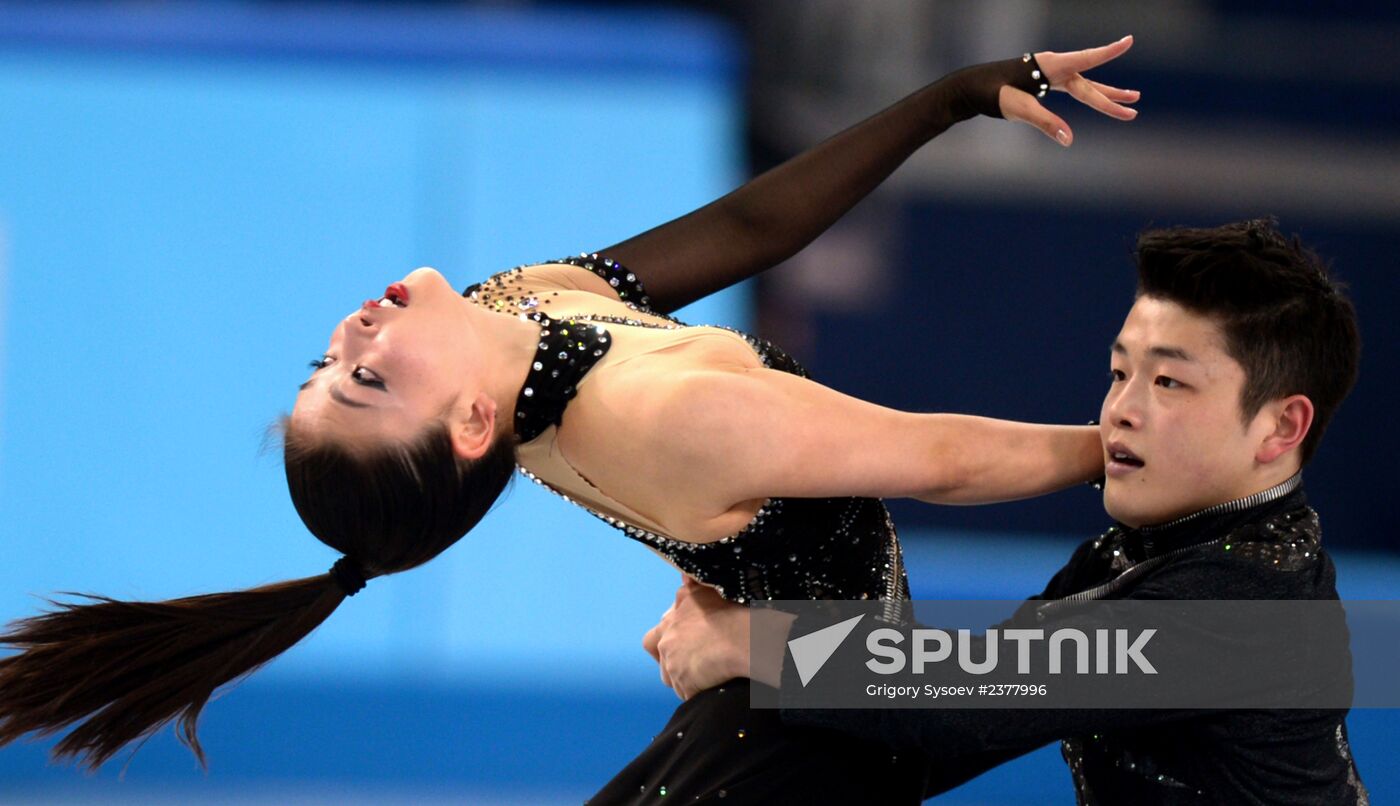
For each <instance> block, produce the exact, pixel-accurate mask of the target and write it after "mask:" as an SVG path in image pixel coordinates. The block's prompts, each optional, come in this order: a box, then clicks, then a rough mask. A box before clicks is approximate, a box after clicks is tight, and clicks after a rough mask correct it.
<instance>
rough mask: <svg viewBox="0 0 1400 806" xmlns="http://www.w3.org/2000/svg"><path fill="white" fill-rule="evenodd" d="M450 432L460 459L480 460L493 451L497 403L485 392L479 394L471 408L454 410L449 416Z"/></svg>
mask: <svg viewBox="0 0 1400 806" xmlns="http://www.w3.org/2000/svg"><path fill="white" fill-rule="evenodd" d="M448 430H449V431H450V432H451V434H452V452H453V453H455V454H456V455H457V458H458V459H466V460H475V459H480V458H481V457H482V456H484V455H485V454H486V452H487V451H488V450H490V449H491V444H492V442H493V441H494V439H493V438H494V437H495V435H496V401H495V400H492V399H491V396H490V395H488V394H486V393H485V392H482V393H480V394H478V395H477V396H476V398H475V399H473V400H472V403H471V406H470V407H468V408H466V409H461V408H458V409H454V410H453V413H452V414H450V415H448Z"/></svg>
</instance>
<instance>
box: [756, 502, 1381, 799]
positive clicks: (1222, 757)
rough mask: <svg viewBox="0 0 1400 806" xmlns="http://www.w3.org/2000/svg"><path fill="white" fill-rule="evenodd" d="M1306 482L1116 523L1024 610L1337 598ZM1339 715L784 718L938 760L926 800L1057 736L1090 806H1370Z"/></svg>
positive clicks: (806, 712)
mask: <svg viewBox="0 0 1400 806" xmlns="http://www.w3.org/2000/svg"><path fill="white" fill-rule="evenodd" d="M1301 480H1302V477H1301V476H1294V477H1293V478H1292V479H1290V480H1288V481H1287V482H1285V483H1283V484H1281V485H1279V486H1278V487H1275V488H1272V489H1271V490H1267V491H1264V492H1262V493H1259V494H1256V495H1254V496H1250V497H1249V498H1246V499H1241V500H1239V501H1232V502H1228V503H1225V504H1221V505H1219V506H1215V507H1211V508H1210V509H1207V510H1205V511H1203V512H1199V513H1196V514H1194V515H1191V516H1188V517H1186V518H1182V519H1179V520H1177V521H1174V522H1172V523H1170V524H1166V525H1163V526H1157V527H1148V528H1141V529H1129V528H1126V527H1122V526H1115V527H1114V528H1112V529H1109V530H1108V532H1106V533H1105V534H1104V535H1102V536H1101V537H1098V538H1096V539H1093V540H1089V541H1087V542H1085V543H1084V544H1082V545H1080V546H1079V548H1078V549H1077V550H1076V551H1075V553H1074V555H1073V557H1071V559H1070V561H1069V562H1068V563H1067V564H1066V565H1065V566H1064V567H1063V568H1062V569H1061V570H1060V571H1059V572H1058V573H1056V574H1055V576H1054V577H1053V578H1052V579H1051V580H1050V583H1049V584H1048V585H1047V586H1046V588H1045V590H1044V591H1043V592H1042V593H1041V594H1040V595H1038V596H1035V597H1032V599H1031V600H1029V601H1028V606H1033V607H1037V608H1039V607H1045V606H1046V605H1045V604H1043V603H1042V600H1085V599H1144V600H1151V599H1187V600H1190V599H1194V600H1210V599H1216V600H1239V599H1328V600H1336V599H1337V591H1336V570H1335V568H1334V566H1333V564H1332V560H1331V558H1330V557H1329V556H1328V555H1327V553H1326V552H1325V551H1323V549H1322V547H1321V532H1320V529H1319V527H1318V519H1317V513H1316V512H1314V511H1313V510H1312V509H1311V508H1309V507H1308V506H1307V501H1306V498H1305V497H1304V494H1303V491H1302V488H1301ZM1049 606H1052V607H1053V604H1051V605H1049ZM799 621H800V619H799ZM802 629H804V628H801V627H796V628H795V630H796V631H797V632H799V633H800V632H801V630H802ZM1203 629H1208V628H1206V627H1203ZM795 674H796V673H795V670H793V669H791V668H787V669H785V670H784V678H783V690H784V691H785V692H788V691H796V690H798V688H799V686H798V683H797V679H796V676H795ZM789 686H791V688H789ZM1346 713H1347V712H1346V711H1345V710H1337V709H1330V710H1321V709H1315V710H1307V709H1294V710H1286V711H1283V710H1254V711H1227V710H1220V711H1216V712H1211V713H1207V714H1201V713H1200V712H1176V711H1170V710H1165V709H1154V710H1113V709H1095V710H1071V709H1015V710H908V711H896V710H878V711H863V710H842V711H828V710H817V709H801V708H792V709H785V710H784V711H783V720H784V722H786V723H788V724H793V725H807V726H822V727H828V728H833V729H839V730H842V731H844V732H849V733H851V734H852V735H858V736H863V737H865V738H878V739H880V740H882V741H885V742H886V743H888V744H889V745H891V746H892V747H896V748H900V751H901V752H918V753H920V754H922V755H924V756H925V757H926V758H929V759H931V760H934V761H935V763H936V766H935V769H934V771H933V775H932V777H931V779H930V785H929V790H928V792H927V794H928V795H930V796H932V795H935V794H937V793H939V792H943V791H946V790H948V789H950V788H952V787H954V786H957V785H959V784H961V783H963V782H964V781H967V780H969V779H971V778H973V777H975V776H977V775H980V774H981V773H983V772H985V771H987V770H989V769H991V768H992V767H995V766H997V765H998V764H1001V763H1004V762H1006V761H1008V760H1010V759H1012V758H1015V757H1017V756H1020V755H1022V754H1024V753H1027V752H1030V751H1031V750H1034V749H1036V748H1037V747H1040V746H1042V745H1044V744H1045V743H1047V742H1050V741H1054V740H1060V741H1061V749H1062V752H1063V755H1064V757H1065V761H1066V762H1067V763H1068V765H1069V768H1070V772H1071V776H1072V778H1073V782H1074V787H1075V791H1076V793H1077V795H1078V802H1079V803H1080V804H1083V805H1084V806H1097V805H1099V804H1135V805H1136V804H1185V803H1193V804H1194V803H1211V804H1229V805H1230V806H1234V804H1298V805H1299V806H1302V805H1303V804H1307V805H1308V806H1314V805H1315V806H1322V804H1327V805H1328V806H1331V805H1332V804H1348V805H1349V806H1364V805H1365V804H1366V803H1367V802H1368V795H1367V792H1366V788H1365V786H1364V785H1363V784H1362V782H1361V778H1360V775H1359V774H1358V772H1357V769H1356V764H1355V762H1354V761H1353V759H1352V756H1351V748H1350V746H1349V744H1348V741H1347V733H1346V721H1345V719H1346Z"/></svg>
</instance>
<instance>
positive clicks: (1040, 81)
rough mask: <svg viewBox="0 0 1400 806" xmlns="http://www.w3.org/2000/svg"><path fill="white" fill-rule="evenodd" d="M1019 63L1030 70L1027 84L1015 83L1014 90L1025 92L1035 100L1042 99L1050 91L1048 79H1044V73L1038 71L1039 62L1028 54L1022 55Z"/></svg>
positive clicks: (1022, 82)
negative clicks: (1022, 63) (1035, 98)
mask: <svg viewBox="0 0 1400 806" xmlns="http://www.w3.org/2000/svg"><path fill="white" fill-rule="evenodd" d="M1021 61H1022V62H1024V63H1025V64H1026V66H1027V67H1029V68H1030V70H1031V77H1030V81H1029V82H1024V81H1020V82H1017V83H1016V85H1015V86H1016V88H1017V89H1019V90H1025V91H1026V92H1029V93H1031V94H1032V95H1034V96H1035V97H1037V98H1044V97H1045V93H1047V92H1049V91H1050V79H1048V78H1046V77H1045V71H1044V70H1041V69H1040V62H1037V61H1036V60H1035V56H1034V55H1033V54H1030V53H1022V54H1021Z"/></svg>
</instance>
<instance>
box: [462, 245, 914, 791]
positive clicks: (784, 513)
mask: <svg viewBox="0 0 1400 806" xmlns="http://www.w3.org/2000/svg"><path fill="white" fill-rule="evenodd" d="M560 264H569V265H570V266H575V267H578V268H581V269H584V270H588V271H592V272H594V273H595V274H597V275H598V276H600V277H602V278H604V279H605V280H607V281H608V284H609V286H610V287H611V288H612V289H613V290H614V292H615V293H616V294H617V295H618V297H619V298H620V299H621V300H623V301H625V303H626V305H627V308H626V310H627V311H628V312H630V313H631V314H633V315H632V316H627V315H617V314H584V313H581V312H579V311H577V310H573V311H570V312H569V314H568V315H562V314H557V313H556V315H557V316H558V318H554V317H551V316H550V315H548V314H546V313H545V312H544V311H543V310H542V308H548V307H550V306H551V305H554V304H564V303H571V304H575V305H577V304H579V303H578V301H579V300H580V299H582V300H584V302H585V303H586V302H587V301H588V297H587V296H586V295H585V296H583V297H579V296H572V297H567V296H566V298H565V299H564V300H561V301H560V302H559V303H556V302H555V301H554V300H553V299H552V298H551V297H548V296H545V297H543V298H542V296H541V295H542V294H543V295H548V294H555V293H556V292H554V291H549V290H543V291H542V290H541V288H542V287H544V288H548V287H550V286H548V285H547V284H548V282H549V281H548V279H541V278H540V277H539V276H538V273H536V274H532V273H531V271H530V270H527V269H526V268H525V267H520V268H517V269H514V270H511V271H509V272H503V273H501V274H498V275H496V276H494V277H492V278H491V279H489V280H487V281H486V282H485V283H480V284H477V285H474V286H472V287H470V288H468V289H466V291H464V292H463V293H464V295H465V296H467V297H469V298H470V299H472V300H473V301H475V302H476V303H477V304H479V305H482V306H484V307H487V308H489V309H494V310H499V311H502V312H504V313H509V314H511V315H517V316H525V317H526V318H528V319H531V320H533V321H535V322H537V323H538V324H539V325H540V342H539V347H538V351H537V353H536V356H535V360H534V361H533V363H532V366H531V369H530V372H529V375H528V376H527V378H526V381H525V384H524V386H523V387H522V389H521V392H520V396H519V398H518V399H517V403H516V414H515V426H516V433H517V435H518V436H519V437H520V439H521V441H522V443H532V442H534V441H535V440H542V441H543V440H544V439H546V438H547V437H545V436H544V435H547V434H549V433H552V432H551V431H550V429H551V428H552V427H553V426H557V425H559V424H560V423H561V422H562V420H563V416H564V412H565V409H566V407H567V406H568V404H569V402H570V400H572V399H573V398H574V397H575V395H576V394H577V391H578V387H579V385H580V383H581V382H582V381H583V379H584V378H585V376H586V374H587V373H588V372H589V370H590V369H592V368H593V367H594V366H596V365H598V364H599V363H600V362H603V361H605V360H606V357H607V356H608V353H609V351H611V350H612V349H613V348H614V345H615V344H616V343H617V339H616V338H614V334H617V333H624V334H625V333H626V332H627V330H628V329H631V328H647V329H681V328H685V327H686V326H685V325H683V324H681V323H680V322H678V321H676V320H675V319H672V318H670V317H661V316H659V315H658V314H656V313H655V312H654V311H651V310H650V309H648V308H647V307H646V302H647V300H648V297H647V296H646V294H645V291H644V290H643V288H642V286H641V281H640V280H639V279H638V278H637V276H636V275H635V274H633V273H632V272H630V271H628V270H627V269H625V268H623V267H622V266H621V265H619V264H617V263H616V262H614V261H612V260H610V259H608V258H606V257H603V256H599V255H596V254H595V255H583V256H580V257H577V258H564V259H562V260H559V261H552V262H551V263H550V264H548V265H550V266H559V265H560ZM563 293H565V294H566V295H567V294H569V291H567V290H565V291H564V292H563ZM576 293H577V292H575V294H576ZM594 299H595V300H597V298H596V297H594ZM634 300H635V301H634ZM594 304H595V305H597V306H598V307H599V308H603V307H604V306H603V301H602V300H598V301H596V302H594ZM643 317H645V318H643ZM730 332H737V331H730ZM740 335H743V334H740ZM617 338H625V335H624V336H618V337H617ZM744 338H745V339H746V340H747V342H748V344H749V345H750V346H751V347H752V349H753V350H754V351H755V352H756V353H757V354H758V356H759V357H760V358H761V359H762V361H763V363H764V365H765V366H767V367H769V368H771V369H777V370H781V371H785V372H790V373H794V374H798V375H801V376H803V377H805V376H806V373H805V371H804V370H803V369H802V368H801V367H800V366H799V365H798V364H797V362H796V361H794V360H793V359H792V358H791V357H789V356H788V355H787V354H785V353H783V352H782V351H781V350H779V349H778V348H776V347H774V346H773V345H771V344H769V343H767V342H764V341H762V340H759V339H755V338H752V337H749V336H744ZM521 470H522V472H523V473H524V474H525V475H526V476H528V477H530V478H531V479H533V480H534V481H536V482H537V483H539V484H541V485H544V486H546V487H548V488H550V489H551V490H554V491H555V492H559V493H560V494H561V495H564V497H566V498H569V500H571V501H572V500H574V499H573V498H572V497H570V496H569V495H567V494H565V493H563V492H561V491H560V490H559V489H557V487H556V486H555V485H554V484H551V483H550V481H549V480H548V479H545V478H541V477H540V476H539V475H538V474H536V473H534V472H531V471H530V470H529V469H528V468H527V467H525V466H524V462H522V467H521ZM574 503H580V504H581V505H583V506H584V507H585V508H586V509H588V510H589V511H590V512H592V513H593V514H595V515H597V516H598V517H600V518H602V519H603V520H605V521H607V522H608V523H609V524H610V525H612V526H614V527H616V528H618V529H619V530H621V531H622V532H624V533H625V534H626V535H627V536H628V537H631V538H632V539H634V540H637V541H640V542H642V543H644V544H646V545H648V546H649V547H651V548H653V549H655V550H656V551H657V552H659V553H660V554H662V555H663V556H665V557H666V558H667V559H668V560H670V561H671V562H672V563H674V564H675V565H676V566H678V567H679V568H681V569H683V570H684V571H686V572H687V573H689V574H691V575H692V576H694V577H695V578H697V579H699V580H700V581H701V582H704V583H707V584H710V585H714V586H715V587H716V588H717V589H718V590H719V591H720V593H721V595H723V596H725V597H726V598H728V599H730V600H731V601H735V602H740V603H744V602H748V601H751V600H754V599H876V600H883V601H887V602H889V603H890V608H891V610H892V611H894V610H898V609H899V608H900V607H901V606H902V603H903V602H904V601H907V599H908V598H909V587H908V581H907V579H906V577H905V574H904V569H903V563H902V562H901V554H900V549H899V542H898V539H897V537H896V535H895V531H894V526H893V524H892V522H891V521H890V518H889V514H888V512H887V511H886V509H885V507H884V505H883V504H882V503H881V502H880V501H879V500H877V499H872V498H823V499H795V498H770V499H768V500H767V502H766V503H765V504H764V505H763V506H762V507H761V508H760V509H759V511H758V514H757V515H756V516H755V517H754V518H753V519H752V520H751V521H750V523H749V524H748V525H747V526H746V527H745V528H744V529H742V530H741V531H739V532H737V533H736V534H733V535H731V536H728V537H725V538H722V539H719V540H716V541H714V542H709V543H696V542H686V541H683V540H677V539H673V537H672V536H669V535H665V534H660V533H658V532H656V531H654V530H652V529H648V528H643V527H642V526H639V525H637V524H634V523H629V522H627V521H626V520H624V519H622V518H619V517H615V516H613V515H610V514H608V513H605V512H601V511H599V510H597V509H594V508H592V507H589V506H588V505H587V504H586V503H583V502H580V501H574ZM749 685H750V683H749V681H748V680H735V681H731V682H730V683H728V684H726V685H725V686H722V687H718V688H716V689H712V690H710V691H707V692H703V693H701V694H699V695H697V696H696V697H694V698H692V699H691V700H689V701H687V702H686V703H685V704H684V705H683V706H681V708H679V709H678V710H677V711H676V713H675V715H674V716H673V717H672V719H671V722H670V723H668V725H667V726H666V728H665V729H664V730H663V732H662V733H661V734H659V735H658V736H657V737H656V739H655V740H653V742H652V744H651V746H650V747H648V748H647V750H646V751H644V752H643V753H642V755H641V756H639V757H638V758H637V759H636V760H635V761H634V762H633V763H632V764H631V765H629V766H628V767H627V768H626V769H625V770H624V771H623V772H622V773H620V774H619V775H618V776H617V777H616V778H615V779H614V780H613V781H612V782H611V783H610V784H609V785H608V786H607V787H605V788H604V790H603V791H601V792H599V793H598V795H597V796H595V798H594V799H593V801H591V802H593V803H621V802H632V801H633V800H635V799H636V798H637V797H638V796H639V795H643V794H647V795H649V796H657V793H658V792H661V791H662V790H663V789H664V792H665V793H669V794H671V795H679V796H681V799H683V800H684V801H685V802H687V803H695V802H706V799H710V798H715V799H719V798H724V799H726V802H728V803H734V802H742V803H754V802H765V803H775V802H793V803H796V802H829V803H837V802H860V801H861V800H863V799H865V798H868V797H873V798H874V800H873V801H871V802H880V803H917V802H919V800H920V794H921V793H922V791H923V787H924V785H925V784H924V781H925V778H926V775H927V772H926V768H925V765H924V764H923V763H922V762H920V761H917V760H916V759H915V758H914V757H912V756H910V757H905V758H904V759H903V760H902V761H901V760H897V759H896V758H895V757H894V756H893V754H891V753H889V752H887V751H886V750H885V749H884V748H882V747H880V746H879V745H878V744H876V743H869V742H862V741H858V740H855V739H852V738H849V737H843V736H838V735H831V734H827V733H826V732H824V731H811V730H804V729H801V728H788V727H784V726H783V725H782V724H781V722H780V720H779V718H778V714H777V712H776V711H773V710H762V711H751V710H750V709H749V707H748V703H749V693H748V687H749ZM687 737H688V738H687ZM804 793H806V794H805V796H804ZM839 793H845V794H839ZM731 798H732V800H731ZM784 798H793V799H792V800H784ZM823 798H832V799H829V800H822V799H823Z"/></svg>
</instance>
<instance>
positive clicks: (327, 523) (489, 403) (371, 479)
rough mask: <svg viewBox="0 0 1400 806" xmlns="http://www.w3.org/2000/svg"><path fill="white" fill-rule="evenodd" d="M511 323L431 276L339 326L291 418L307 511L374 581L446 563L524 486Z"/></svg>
mask: <svg viewBox="0 0 1400 806" xmlns="http://www.w3.org/2000/svg"><path fill="white" fill-rule="evenodd" d="M505 324H506V322H505V321H503V317H499V316H497V315H495V314H491V313H489V312H484V311H481V310H480V309H478V308H477V307H476V306H475V305H473V304H472V303H470V302H468V301H466V300H465V299H463V298H462V297H461V296H459V295H458V294H457V292H456V291H455V290H454V289H453V288H452V287H451V286H450V285H449V284H448V283H447V281H446V280H445V279H444V278H443V277H442V275H441V274H438V273H437V272H436V271H433V270H432V269H418V270H417V271H414V272H412V273H410V274H409V275H408V276H407V277H405V278H404V279H403V280H402V281H400V282H398V283H394V284H393V285H391V286H390V287H389V288H388V289H387V290H386V292H385V295H384V296H383V297H382V298H381V299H379V300H367V301H366V302H365V303H364V305H363V306H361V308H360V309H359V310H357V311H355V312H353V313H351V314H350V315H349V316H347V317H346V318H345V319H343V320H341V321H340V323H339V324H337V325H336V327H335V329H334V330H333V331H332V333H331V338H330V343H329V345H328V347H327V349H326V352H325V355H323V356H322V357H321V359H319V360H318V361H315V362H313V367H314V368H315V371H314V372H313V373H312V376H311V378H310V379H309V380H308V381H307V382H306V383H305V384H303V385H302V387H301V389H300V392H299V394H298V395H297V402H296V406H295V408H294V409H293V412H292V415H291V416H290V417H284V418H283V419H282V421H281V427H282V431H283V455H284V459H285V462H286V470H287V486H288V489H289V491H290V492H291V496H292V503H293V504H294V505H295V506H296V509H297V513H298V514H299V515H301V519H302V521H303V522H304V523H305V524H306V526H307V528H308V529H310V530H311V532H312V534H314V535H316V537H317V538H318V539H319V540H321V542H323V543H325V544H326V545H328V546H330V547H331V548H334V549H336V550H337V551H340V552H342V553H343V554H346V555H347V556H349V557H351V558H352V559H354V560H356V561H357V562H359V563H360V564H361V566H362V567H363V568H364V569H365V571H366V573H368V574H369V575H377V574H384V573H391V572H394V571H402V570H405V569H407V568H412V567H413V566H416V565H419V564H421V563H423V562H426V561H427V560H429V559H431V558H432V557H434V556H436V555H437V554H438V553H439V552H441V551H442V550H443V549H445V548H447V547H448V546H449V545H451V544H452V543H453V542H454V541H456V540H457V539H458V538H459V537H461V536H462V535H463V534H465V533H466V532H467V531H468V530H469V529H471V527H472V526H474V525H475V524H476V522H477V521H479V520H480V519H481V518H482V516H484V515H485V514H486V512H487V510H488V509H490V507H491V504H492V503H493V502H494V501H495V500H496V498H497V497H498V496H499V495H500V494H501V491H502V490H503V489H504V488H505V486H506V483H507V482H508V481H509V480H510V476H511V472H512V470H513V469H514V466H515V452H514V445H515V439H514V435H513V433H511V432H510V431H509V430H508V429H506V428H505V424H506V423H508V422H509V417H508V416H507V417H500V416H499V414H500V413H506V414H509V411H510V408H511V407H510V401H512V400H513V393H512V392H511V387H510V382H511V380H512V379H513V377H514V375H515V374H516V373H513V372H510V371H509V370H508V369H507V368H508V367H509V366H510V364H509V362H508V360H507V361H506V362H503V361H501V358H502V357H506V358H507V359H508V358H509V356H511V354H512V351H511V350H510V349H509V347H508V346H507V345H505V344H502V343H501V341H502V339H504V338H508V336H506V335H505V334H506V333H510V334H515V332H514V331H513V330H511V329H509V328H504V327H503V326H504V325H505ZM502 331H505V332H504V333H503V332H502ZM524 333H525V334H526V335H527V336H528V337H529V338H530V345H531V347H533V343H534V335H533V333H532V332H531V331H530V329H529V328H526V329H525V330H524ZM517 363H519V362H517ZM518 388H519V386H518V384H517V385H516V389H518Z"/></svg>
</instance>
